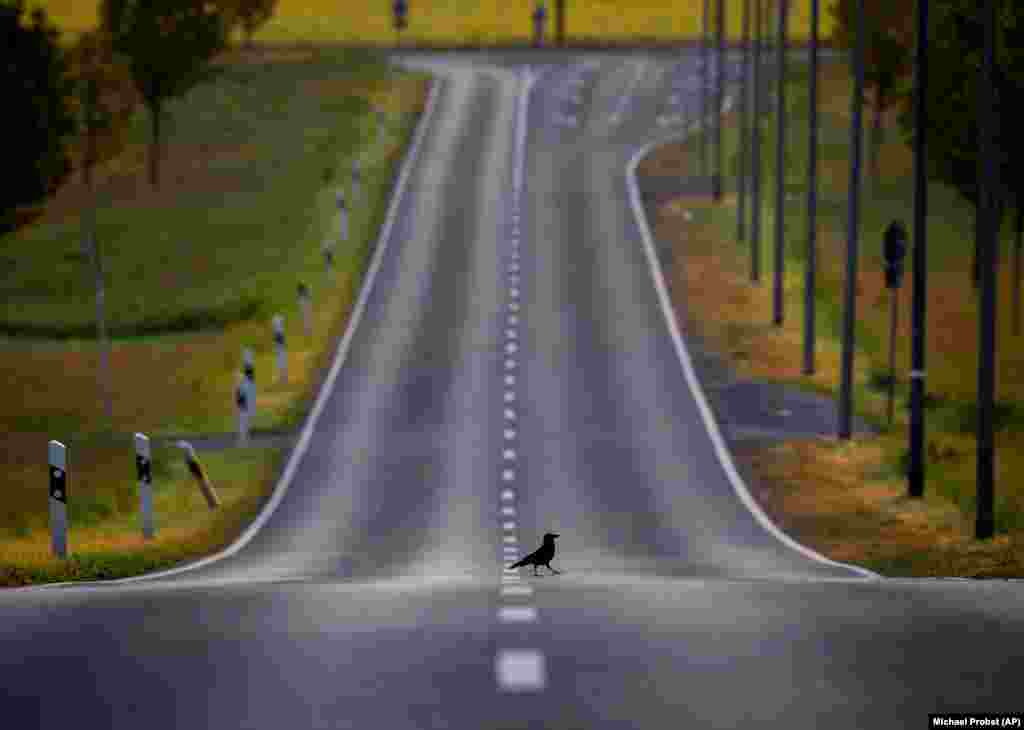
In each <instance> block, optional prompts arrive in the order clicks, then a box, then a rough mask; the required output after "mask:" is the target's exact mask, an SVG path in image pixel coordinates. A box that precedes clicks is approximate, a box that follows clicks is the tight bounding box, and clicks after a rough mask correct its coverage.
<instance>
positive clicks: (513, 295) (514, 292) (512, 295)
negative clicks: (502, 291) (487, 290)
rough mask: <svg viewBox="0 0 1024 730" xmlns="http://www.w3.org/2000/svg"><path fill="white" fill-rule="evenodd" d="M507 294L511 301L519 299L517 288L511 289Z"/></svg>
mask: <svg viewBox="0 0 1024 730" xmlns="http://www.w3.org/2000/svg"><path fill="white" fill-rule="evenodd" d="M508 293H509V295H510V296H511V297H512V298H513V299H518V298H519V289H518V288H517V287H512V288H511V289H510V290H509V292H508Z"/></svg>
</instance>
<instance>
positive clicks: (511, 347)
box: [505, 342, 519, 352]
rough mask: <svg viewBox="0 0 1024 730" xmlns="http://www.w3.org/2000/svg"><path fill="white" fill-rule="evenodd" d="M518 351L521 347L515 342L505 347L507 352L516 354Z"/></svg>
mask: <svg viewBox="0 0 1024 730" xmlns="http://www.w3.org/2000/svg"><path fill="white" fill-rule="evenodd" d="M518 349H519V345H517V344H516V343H514V342H509V343H508V344H507V345H505V352H515V351H516V350H518Z"/></svg>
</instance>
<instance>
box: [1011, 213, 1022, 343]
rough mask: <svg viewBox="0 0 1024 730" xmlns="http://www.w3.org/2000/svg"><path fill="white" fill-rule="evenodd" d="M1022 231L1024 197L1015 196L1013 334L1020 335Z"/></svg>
mask: <svg viewBox="0 0 1024 730" xmlns="http://www.w3.org/2000/svg"><path fill="white" fill-rule="evenodd" d="M1022 230H1024V196H1021V195H1018V196H1017V231H1016V233H1017V235H1016V238H1015V239H1014V242H1013V334H1015V335H1019V334H1020V253H1021V245H1022V244H1024V241H1022V240H1021V234H1022Z"/></svg>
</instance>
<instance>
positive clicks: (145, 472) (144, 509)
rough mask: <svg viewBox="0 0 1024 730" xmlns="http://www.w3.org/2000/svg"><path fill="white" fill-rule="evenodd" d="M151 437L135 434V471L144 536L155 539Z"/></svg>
mask: <svg viewBox="0 0 1024 730" xmlns="http://www.w3.org/2000/svg"><path fill="white" fill-rule="evenodd" d="M152 464H153V461H152V454H151V452H150V449H149V437H148V436H146V435H145V434H142V433H137V434H135V471H136V474H137V476H138V480H139V511H140V512H141V513H142V536H143V537H144V538H145V539H147V540H151V539H153V535H154V533H155V532H156V530H155V529H154V527H153V469H152Z"/></svg>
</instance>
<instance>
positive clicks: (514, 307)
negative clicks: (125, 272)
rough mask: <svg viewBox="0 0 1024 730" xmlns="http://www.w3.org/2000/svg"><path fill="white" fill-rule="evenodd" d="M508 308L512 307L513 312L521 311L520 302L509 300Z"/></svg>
mask: <svg viewBox="0 0 1024 730" xmlns="http://www.w3.org/2000/svg"><path fill="white" fill-rule="evenodd" d="M508 308H509V309H511V310H512V311H513V312H518V311H519V302H509V303H508Z"/></svg>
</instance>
